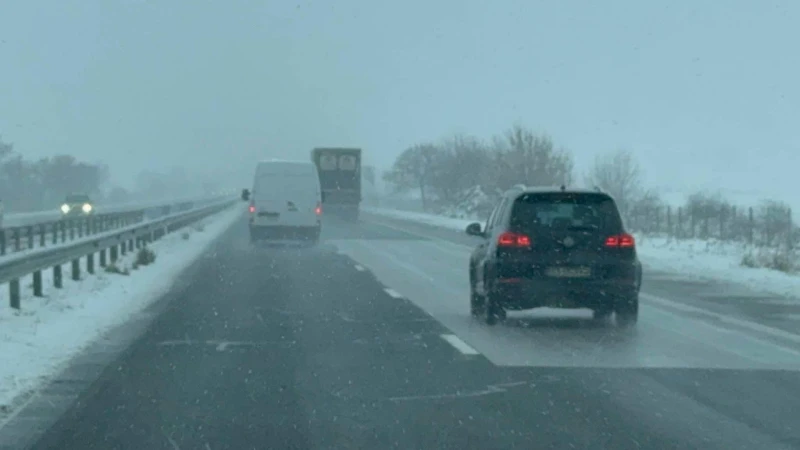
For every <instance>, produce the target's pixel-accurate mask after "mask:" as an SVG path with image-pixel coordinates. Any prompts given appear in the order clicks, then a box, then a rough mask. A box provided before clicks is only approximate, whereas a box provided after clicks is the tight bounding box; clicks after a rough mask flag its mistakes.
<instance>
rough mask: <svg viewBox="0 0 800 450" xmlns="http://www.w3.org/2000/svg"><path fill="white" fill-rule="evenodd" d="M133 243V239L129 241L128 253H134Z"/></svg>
mask: <svg viewBox="0 0 800 450" xmlns="http://www.w3.org/2000/svg"><path fill="white" fill-rule="evenodd" d="M133 241H134V240H133V239H131V240H129V241H128V251H131V252H132V251H133Z"/></svg>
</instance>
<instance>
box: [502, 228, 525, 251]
mask: <svg viewBox="0 0 800 450" xmlns="http://www.w3.org/2000/svg"><path fill="white" fill-rule="evenodd" d="M497 246H498V247H514V248H529V247H530V246H531V238H529V237H528V235H526V234H520V233H511V232H508V231H507V232H505V233H503V234H501V235H500V237H498V238H497Z"/></svg>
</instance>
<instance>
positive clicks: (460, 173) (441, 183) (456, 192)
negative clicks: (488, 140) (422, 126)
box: [430, 134, 491, 204]
mask: <svg viewBox="0 0 800 450" xmlns="http://www.w3.org/2000/svg"><path fill="white" fill-rule="evenodd" d="M439 149H440V151H439V153H438V154H437V157H436V159H435V164H436V170H435V173H436V176H435V177H432V179H431V180H430V185H431V188H432V189H433V191H434V193H435V194H436V195H437V197H438V198H439V200H441V201H442V202H445V203H448V204H449V203H452V202H454V201H456V199H458V198H460V197H461V196H462V195H463V194H464V192H465V191H467V190H469V189H472V188H474V187H476V186H480V185H483V184H484V183H485V182H486V181H487V178H488V175H489V172H488V170H487V169H488V167H489V166H490V163H491V159H490V157H489V154H488V152H487V149H486V145H485V144H484V143H482V142H481V141H480V140H479V139H477V138H475V137H472V136H466V135H460V134H458V135H455V136H452V137H450V138H448V139H445V140H444V141H442V143H441V145H439Z"/></svg>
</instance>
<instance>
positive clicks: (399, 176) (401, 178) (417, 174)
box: [383, 144, 441, 210]
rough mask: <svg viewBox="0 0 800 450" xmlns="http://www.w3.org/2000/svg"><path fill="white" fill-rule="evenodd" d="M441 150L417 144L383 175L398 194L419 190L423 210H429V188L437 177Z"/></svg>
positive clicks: (431, 145)
mask: <svg viewBox="0 0 800 450" xmlns="http://www.w3.org/2000/svg"><path fill="white" fill-rule="evenodd" d="M440 155H441V150H440V149H439V148H438V147H436V146H435V145H433V144H417V145H414V146H413V147H409V148H407V149H406V150H404V151H403V153H401V154H400V156H398V157H397V159H396V160H395V162H394V164H393V165H392V169H391V170H390V171H388V172H386V173H385V174H384V175H383V179H384V180H385V181H386V182H388V183H390V184H391V185H392V186H393V187H394V189H395V190H396V191H397V192H403V191H408V190H411V189H419V192H420V195H421V196H422V208H423V209H425V210H427V208H428V203H429V198H428V188H429V187H430V185H431V180H432V179H433V178H434V177H435V176H436V175H435V173H436V170H437V162H438V161H437V160H438V159H439V157H440Z"/></svg>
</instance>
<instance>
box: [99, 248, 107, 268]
mask: <svg viewBox="0 0 800 450" xmlns="http://www.w3.org/2000/svg"><path fill="white" fill-rule="evenodd" d="M105 266H106V249H102V250H100V267H105Z"/></svg>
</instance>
